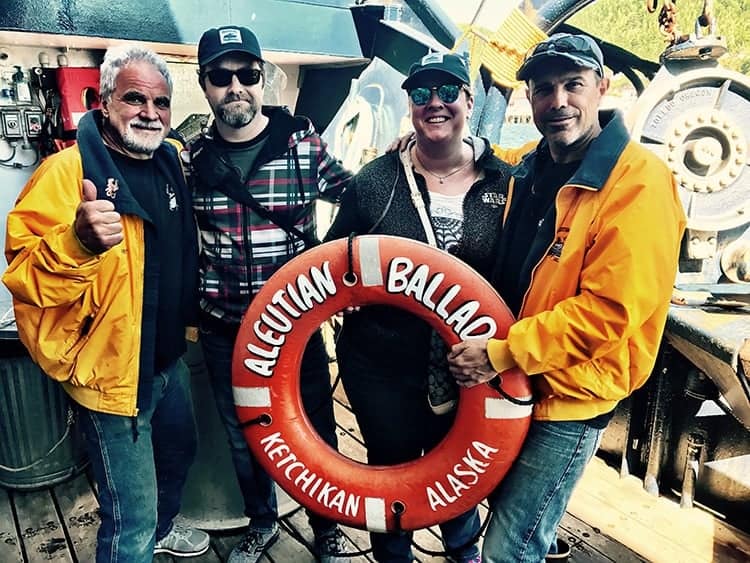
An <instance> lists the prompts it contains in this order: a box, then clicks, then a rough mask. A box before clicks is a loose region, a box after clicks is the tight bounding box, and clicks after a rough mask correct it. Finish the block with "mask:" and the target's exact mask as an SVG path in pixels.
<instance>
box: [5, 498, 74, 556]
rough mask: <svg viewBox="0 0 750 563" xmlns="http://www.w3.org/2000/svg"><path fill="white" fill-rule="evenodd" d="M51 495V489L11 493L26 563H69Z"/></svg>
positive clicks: (62, 531) (61, 524)
mask: <svg viewBox="0 0 750 563" xmlns="http://www.w3.org/2000/svg"><path fill="white" fill-rule="evenodd" d="M51 492H52V491H51V489H45V490H43V491H38V492H26V491H24V492H14V493H12V495H11V500H12V502H13V504H14V505H15V508H16V515H17V517H18V527H19V529H20V530H21V539H22V541H23V547H24V551H25V552H26V560H27V561H28V563H41V562H43V561H64V562H72V561H73V558H72V555H71V551H70V549H71V548H70V545H69V544H68V540H67V538H66V536H65V528H64V525H63V522H60V519H59V518H58V515H57V512H56V510H55V505H54V502H53V500H52V494H51Z"/></svg>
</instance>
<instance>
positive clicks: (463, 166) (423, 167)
mask: <svg viewBox="0 0 750 563" xmlns="http://www.w3.org/2000/svg"><path fill="white" fill-rule="evenodd" d="M414 158H416V159H417V162H418V163H419V165H420V166H421V167H422V169H423V170H424V171H425V172H427V173H428V174H429V175H430V176H434V177H435V178H437V179H438V182H440V183H441V184H444V183H445V180H446V178H450V177H451V176H453V175H454V174H457V173H459V172H460V171H461V170H463V169H464V168H466V167H467V166H468V165H469V164H471V163H472V162H473V161H474V159H473V158H470V159H469V160H467V161H466V162H464V163H463V164H461V165H460V166H459V167H457V168H454V169H453V170H451V171H450V172H448V173H447V174H445V175H444V176H440V175H439V174H435V173H434V172H433V171H432V170H430V169H429V168H427V167H426V166H425V165H424V164H423V163H422V160H421V159H420V158H419V155H418V154H417V148H416V147H414Z"/></svg>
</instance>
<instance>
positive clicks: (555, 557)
mask: <svg viewBox="0 0 750 563" xmlns="http://www.w3.org/2000/svg"><path fill="white" fill-rule="evenodd" d="M569 557H570V545H568V542H566V541H565V540H561V539H560V538H557V548H556V553H548V554H547V557H545V558H544V560H545V561H548V562H553V561H554V562H556V563H563V562H564V561H567V560H568V558H569Z"/></svg>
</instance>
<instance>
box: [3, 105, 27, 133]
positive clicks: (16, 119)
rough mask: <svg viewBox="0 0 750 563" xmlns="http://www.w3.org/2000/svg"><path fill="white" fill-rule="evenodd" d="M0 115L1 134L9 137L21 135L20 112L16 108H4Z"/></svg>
mask: <svg viewBox="0 0 750 563" xmlns="http://www.w3.org/2000/svg"><path fill="white" fill-rule="evenodd" d="M1 115H2V118H3V135H4V136H5V137H7V138H9V139H18V138H20V137H23V126H22V121H21V112H20V111H18V110H4V111H3V112H2V114H1Z"/></svg>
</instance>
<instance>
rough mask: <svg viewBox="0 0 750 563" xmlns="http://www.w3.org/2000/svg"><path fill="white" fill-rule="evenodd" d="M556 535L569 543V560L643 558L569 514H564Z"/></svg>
mask: <svg viewBox="0 0 750 563" xmlns="http://www.w3.org/2000/svg"><path fill="white" fill-rule="evenodd" d="M557 533H558V536H559V537H560V538H562V539H563V540H565V541H566V542H567V543H568V545H570V550H571V561H572V562H574V563H584V562H587V561H599V562H601V561H613V562H615V563H642V562H644V561H645V559H642V558H641V557H639V556H638V554H637V553H635V552H633V551H631V550H630V549H628V548H627V547H625V546H624V545H621V544H619V543H616V542H613V541H612V540H611V539H610V538H609V537H607V536H606V535H604V534H602V533H601V531H599V530H597V529H596V528H592V527H591V526H589V525H588V524H586V523H585V522H583V521H582V520H579V519H578V518H576V517H575V516H573V515H571V514H565V516H563V519H562V522H561V523H560V526H559V528H558V531H557Z"/></svg>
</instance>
